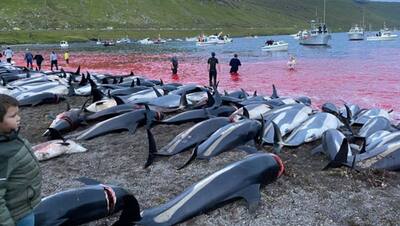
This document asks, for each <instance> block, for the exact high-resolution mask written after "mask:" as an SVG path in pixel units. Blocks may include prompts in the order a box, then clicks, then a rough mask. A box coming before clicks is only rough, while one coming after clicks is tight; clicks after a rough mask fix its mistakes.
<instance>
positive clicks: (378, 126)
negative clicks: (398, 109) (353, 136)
mask: <svg viewBox="0 0 400 226" xmlns="http://www.w3.org/2000/svg"><path fill="white" fill-rule="evenodd" d="M379 130H387V131H392V130H393V128H392V125H391V123H390V121H389V119H387V118H385V117H382V116H377V117H374V118H371V119H369V120H368V121H367V122H366V123H365V124H364V125H363V126H362V127H361V129H360V131H359V132H358V135H359V136H361V137H368V136H370V135H371V134H373V133H375V132H376V131H379Z"/></svg>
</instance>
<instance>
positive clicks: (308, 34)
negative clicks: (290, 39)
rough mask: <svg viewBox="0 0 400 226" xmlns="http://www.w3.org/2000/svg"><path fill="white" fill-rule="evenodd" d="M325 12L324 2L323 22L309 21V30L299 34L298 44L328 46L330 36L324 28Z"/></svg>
mask: <svg viewBox="0 0 400 226" xmlns="http://www.w3.org/2000/svg"><path fill="white" fill-rule="evenodd" d="M325 12H326V1H325V0H324V19H323V22H322V23H321V22H319V21H318V19H317V20H311V22H310V25H311V28H310V29H309V30H305V31H303V32H301V35H300V37H299V43H300V44H301V45H328V41H329V40H330V39H331V34H330V33H329V31H328V28H327V27H326V22H325V14H326V13H325Z"/></svg>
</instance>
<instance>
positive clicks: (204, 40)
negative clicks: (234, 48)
mask: <svg viewBox="0 0 400 226" xmlns="http://www.w3.org/2000/svg"><path fill="white" fill-rule="evenodd" d="M230 42H232V39H231V38H229V37H228V36H227V35H225V36H221V35H210V36H204V35H201V36H200V37H199V38H198V41H197V42H196V45H198V46H205V45H218V44H227V43H230Z"/></svg>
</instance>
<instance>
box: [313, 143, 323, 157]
mask: <svg viewBox="0 0 400 226" xmlns="http://www.w3.org/2000/svg"><path fill="white" fill-rule="evenodd" d="M323 151H324V149H323V147H322V144H320V145H318V146H317V147H315V148H314V149H312V150H311V155H316V154H318V153H322V152H323Z"/></svg>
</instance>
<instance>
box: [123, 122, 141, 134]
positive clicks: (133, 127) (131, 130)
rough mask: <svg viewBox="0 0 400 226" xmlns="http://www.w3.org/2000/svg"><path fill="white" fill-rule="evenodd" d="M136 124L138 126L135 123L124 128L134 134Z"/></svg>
mask: <svg viewBox="0 0 400 226" xmlns="http://www.w3.org/2000/svg"><path fill="white" fill-rule="evenodd" d="M137 126H138V124H137V123H135V124H134V125H133V126H131V127H129V128H126V129H128V130H129V133H130V134H134V133H135V132H136V129H137Z"/></svg>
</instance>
